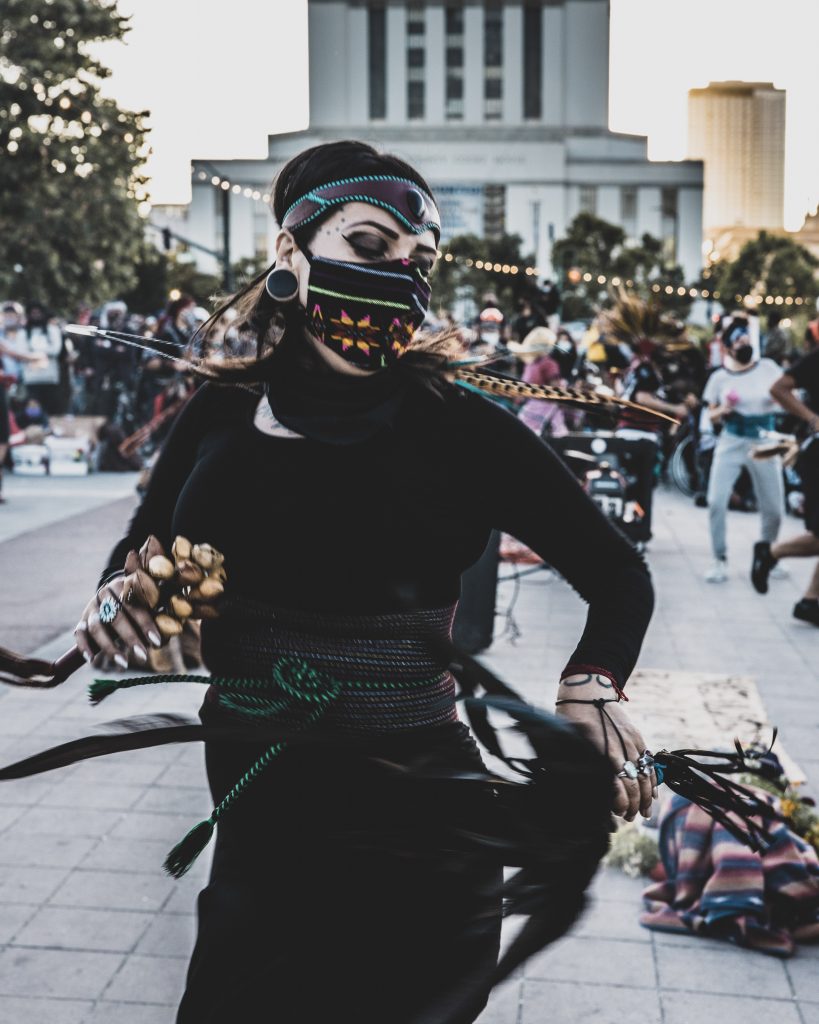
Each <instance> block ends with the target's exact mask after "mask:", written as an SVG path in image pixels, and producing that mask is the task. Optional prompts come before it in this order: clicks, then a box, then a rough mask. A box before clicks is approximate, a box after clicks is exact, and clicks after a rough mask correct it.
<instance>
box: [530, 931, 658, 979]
mask: <svg viewBox="0 0 819 1024" xmlns="http://www.w3.org/2000/svg"><path fill="white" fill-rule="evenodd" d="M524 976H525V977H526V979H527V980H528V979H530V978H534V979H536V980H540V981H553V980H554V981H571V982H575V983H579V984H586V983H598V984H601V985H604V984H617V985H631V986H634V987H635V988H641V989H642V988H652V989H653V988H654V986H655V983H656V979H655V974H654V958H653V955H652V951H651V944H650V943H647V942H645V943H644V942H622V941H620V940H617V939H592V938H573V937H569V938H566V939H561V941H560V942H557V943H555V944H554V945H553V946H551V947H550V948H549V949H547V950H545V951H544V952H543V953H538V954H537V955H536V956H533V957H532V958H531V960H529V961H528V962H527V963H526V965H525V966H524Z"/></svg>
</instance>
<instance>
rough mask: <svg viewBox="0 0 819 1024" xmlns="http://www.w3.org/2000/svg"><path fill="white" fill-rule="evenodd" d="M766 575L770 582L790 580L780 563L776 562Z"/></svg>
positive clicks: (789, 575)
mask: <svg viewBox="0 0 819 1024" xmlns="http://www.w3.org/2000/svg"><path fill="white" fill-rule="evenodd" d="M768 575H769V576H770V577H771V579H772V580H789V579H790V578H791V574H790V573H789V572H788V570H787V569H786V568H785V566H784V565H782V563H781V562H777V563H776V565H775V566H774V567H773V569H771V571H770V572H769V573H768Z"/></svg>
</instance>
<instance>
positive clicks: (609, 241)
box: [552, 213, 692, 320]
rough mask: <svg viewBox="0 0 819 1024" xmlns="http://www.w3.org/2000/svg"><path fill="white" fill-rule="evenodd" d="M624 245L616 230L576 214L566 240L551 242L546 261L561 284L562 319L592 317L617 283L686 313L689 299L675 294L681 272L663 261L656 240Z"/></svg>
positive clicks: (649, 238)
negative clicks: (550, 250)
mask: <svg viewBox="0 0 819 1024" xmlns="http://www.w3.org/2000/svg"><path fill="white" fill-rule="evenodd" d="M625 242H626V234H625V232H624V231H623V229H622V228H621V227H619V226H618V225H616V224H610V223H609V222H608V221H606V220H603V219H602V218H600V217H596V216H595V215H594V214H591V213H579V214H578V215H577V216H576V217H575V219H574V220H573V221H572V223H571V224H570V225H569V228H568V231H567V233H566V237H565V238H561V239H560V240H559V241H557V242H555V244H554V246H553V248H552V263H553V265H554V267H555V270H556V272H557V273H558V276H559V279H560V281H561V284H562V291H563V319H564V320H575V319H585V318H587V317H590V316H594V315H595V313H596V312H597V311H598V310H599V309H600V308H601V307H603V306H604V305H606V304H607V303H608V302H609V301H610V290H611V286H612V285H614V287H618V285H621V284H622V285H625V286H626V287H627V288H628V289H629V290H632V291H636V292H637V293H638V294H639V295H641V296H642V297H643V298H649V297H651V298H653V299H654V300H655V301H656V302H658V303H659V304H660V305H661V306H662V307H663V309H666V310H668V311H669V312H673V313H675V314H677V315H679V316H686V315H687V314H688V311H689V310H690V308H691V302H692V299H691V297H690V296H689V295H688V292H687V290H686V292H685V294H684V295H680V294H679V290H680V289H681V288H683V286H684V284H685V275H684V273H683V269H682V267H680V266H679V265H677V264H669V263H667V262H666V259H665V254H664V252H663V243H662V242H661V241H660V239H659V238H654V236H653V235H649V234H644V235H643V236H642V238H641V239H640V242H639V244H637V245H633V246H627V245H626V244H625ZM601 279H602V280H601ZM669 288H670V289H671V291H670V292H669V291H668V289H669Z"/></svg>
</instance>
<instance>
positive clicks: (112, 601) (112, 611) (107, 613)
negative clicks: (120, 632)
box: [99, 594, 122, 626]
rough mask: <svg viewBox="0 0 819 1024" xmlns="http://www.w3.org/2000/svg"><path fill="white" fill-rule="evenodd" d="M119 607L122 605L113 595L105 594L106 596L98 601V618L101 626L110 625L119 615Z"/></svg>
mask: <svg viewBox="0 0 819 1024" xmlns="http://www.w3.org/2000/svg"><path fill="white" fill-rule="evenodd" d="M121 607H122V605H121V604H120V602H119V601H118V600H117V598H116V597H114V595H113V594H106V596H105V597H104V598H103V599H102V600H101V601H100V610H99V618H100V622H101V623H102V624H103V626H110V625H111V623H112V622H113V621H114V619H115V618H116V617H117V615H119V610H120V608H121Z"/></svg>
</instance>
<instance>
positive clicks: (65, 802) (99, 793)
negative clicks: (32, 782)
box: [39, 778, 145, 811]
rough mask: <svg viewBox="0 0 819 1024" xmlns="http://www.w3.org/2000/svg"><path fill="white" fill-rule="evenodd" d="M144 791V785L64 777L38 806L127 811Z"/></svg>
mask: <svg viewBox="0 0 819 1024" xmlns="http://www.w3.org/2000/svg"><path fill="white" fill-rule="evenodd" d="M144 792H145V787H144V786H123V785H108V786H96V785H94V784H93V783H89V782H85V781H82V780H80V781H77V780H76V779H74V778H70V779H66V780H65V782H60V783H58V784H57V785H56V786H54V787H53V788H52V789H51V791H50V792H49V793H46V794H45V796H43V798H42V799H41V800H40V804H39V806H40V807H70V808H72V809H74V808H78V809H79V808H81V809H83V810H88V809H102V810H105V809H108V810H113V811H116V810H122V811H127V810H128V809H129V808H130V807H133V806H134V804H135V803H136V802H137V800H138V799H139V798H140V797H141V796H142V795H143V793H144Z"/></svg>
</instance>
